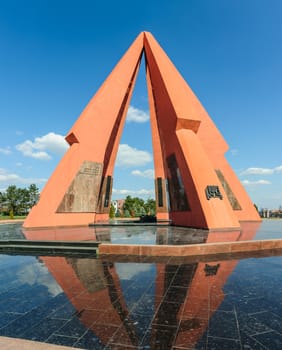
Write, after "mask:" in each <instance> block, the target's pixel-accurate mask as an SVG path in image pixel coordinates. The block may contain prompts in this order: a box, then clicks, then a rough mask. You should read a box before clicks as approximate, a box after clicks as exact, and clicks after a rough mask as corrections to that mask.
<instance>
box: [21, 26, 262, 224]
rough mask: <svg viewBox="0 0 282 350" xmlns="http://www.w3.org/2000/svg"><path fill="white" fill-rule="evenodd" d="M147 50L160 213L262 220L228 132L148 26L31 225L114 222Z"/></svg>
mask: <svg viewBox="0 0 282 350" xmlns="http://www.w3.org/2000/svg"><path fill="white" fill-rule="evenodd" d="M143 53H144V55H145V59H146V77H147V85H148V96H149V106H150V119H151V130H152V140H153V153H154V165H155V189H156V202H157V219H158V220H170V221H171V222H172V223H173V224H175V225H181V226H190V227H196V228H207V229H216V230H218V229H233V228H234V229H238V228H240V221H259V220H260V218H259V216H258V213H257V211H256V209H255V207H254V205H253V203H252V202H251V200H250V198H249V197H248V195H247V193H246V191H245V190H244V188H243V186H242V185H241V183H240V181H239V180H238V178H237V176H236V175H235V173H234V172H233V170H232V169H231V167H230V166H229V164H228V162H227V161H226V159H225V157H224V154H225V152H226V151H227V150H228V145H227V143H226V142H225V140H224V138H223V137H222V135H221V134H220V132H219V131H218V129H217V128H216V126H215V124H214V123H213V121H212V120H211V118H210V117H209V115H208V114H207V112H206V111H205V109H204V108H203V107H202V105H201V103H200V102H199V100H198V99H197V97H196V96H195V95H194V93H193V92H192V90H191V89H190V87H189V86H188V84H187V83H186V82H185V80H184V79H183V77H182V76H181V75H180V73H179V72H178V71H177V69H176V68H175V66H174V65H173V63H172V62H171V61H170V59H169V58H168V56H167V55H166V53H165V52H164V51H163V50H162V48H161V47H160V45H159V44H158V43H157V41H156V40H155V39H154V37H153V36H152V34H150V33H148V32H142V33H140V34H139V35H138V37H137V38H136V39H135V41H134V42H133V44H132V45H131V46H130V48H129V49H128V50H127V52H126V53H125V54H124V56H123V57H122V58H121V60H120V61H119V63H118V64H117V65H116V67H115V68H114V70H113V71H112V72H111V74H110V75H109V76H108V78H107V79H106V80H105V82H104V83H103V85H102V86H101V87H100V89H99V90H98V91H97V93H96V94H95V95H94V97H93V98H92V99H91V100H90V102H89V103H88V105H87V106H86V108H85V110H84V111H83V112H82V114H81V115H80V117H79V118H78V119H77V121H76V123H75V124H74V125H73V127H72V128H71V130H70V131H69V133H68V134H67V136H66V140H67V142H68V143H69V145H70V148H69V150H68V151H67V152H66V154H65V155H64V157H63V158H62V160H61V162H60V163H59V165H58V167H57V168H56V170H55V171H54V173H53V174H52V176H51V177H50V179H49V181H48V182H47V184H46V186H45V188H44V190H43V191H42V193H41V196H40V201H39V202H38V204H37V205H36V206H34V207H33V209H32V210H31V212H30V214H29V215H28V217H27V219H26V220H25V223H24V227H25V228H34V227H49V226H73V225H88V224H89V223H93V222H94V223H99V222H106V221H108V217H109V210H110V202H111V191H112V183H113V171H114V164H115V160H116V155H117V151H118V145H119V142H120V138H121V133H122V129H123V126H124V122H125V118H126V114H127V110H128V107H129V103H130V98H131V96H132V92H133V89H134V84H135V81H136V77H137V73H138V70H139V66H140V61H141V57H142V54H143Z"/></svg>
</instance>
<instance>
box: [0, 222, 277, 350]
mask: <svg viewBox="0 0 282 350" xmlns="http://www.w3.org/2000/svg"><path fill="white" fill-rule="evenodd" d="M46 233H48V238H49V239H59V240H62V239H63V240H64V239H65V240H76V239H83V240H99V241H105V242H111V243H112V244H115V243H124V244H138V243H139V244H176V245H177V244H193V243H205V242H210V241H218V240H220V239H222V237H223V236H222V234H223V233H222V232H219V233H217V232H213V233H208V232H207V231H205V230H193V229H185V228H180V227H157V226H144V227H142V226H141V227H140V226H129V227H124V226H116V227H95V228H93V227H87V228H83V229H82V228H65V229H49V230H47V231H46V230H38V231H36V230H35V231H26V232H25V231H24V230H22V227H21V225H3V224H1V225H0V239H2V240H5V239H42V234H43V237H44V235H45V237H46ZM225 237H226V239H228V240H231V239H234V240H241V239H275V238H282V221H281V220H266V221H263V222H262V224H261V225H254V226H252V225H248V226H246V227H245V228H244V229H243V230H242V232H240V234H239V236H238V233H237V232H234V231H232V232H229V233H228V232H227V233H226V236H225ZM46 238H47V237H46ZM21 254H22V253H21ZM263 254H270V255H268V256H263ZM271 254H273V255H271ZM275 255H277V256H274V251H273V252H272V253H269V252H268V253H266V252H264V253H263V252H257V253H256V257H255V258H254V257H253V256H251V255H246V253H245V254H244V258H243V259H239V258H236V259H235V258H234V256H233V257H232V256H228V257H223V256H221V257H219V256H218V257H217V256H213V257H212V258H209V259H210V261H207V257H197V259H196V258H193V257H159V258H158V257H132V256H108V257H95V256H94V255H90V254H84V255H80V256H79V255H75V254H70V253H65V254H61V255H50V254H48V256H44V253H41V255H38V253H37V255H9V254H5V253H3V252H2V254H0V297H1V298H0V336H8V337H14V338H22V339H29V340H35V341H40V342H46V343H52V344H59V345H65V346H73V347H77V348H82V349H94V350H95V349H98V350H100V349H104V350H114V349H117V350H118V349H140V350H141V349H144V350H145V349H152V350H154V349H165V350H167V349H173V350H181V349H182V350H183V349H186V350H188V349H189V350H191V349H194V350H200V349H203V350H210V349H214V350H217V349H218V350H223V349H228V350H230V349H231V350H232V349H238V350H239V349H240V350H242V349H256V350H257V349H259V350H263V349H269V350H273V349H274V350H275V349H279V350H280V349H282V273H281V271H282V252H281V251H280V252H279V251H276V252H275ZM211 259H212V261H211ZM224 259H225V260H224Z"/></svg>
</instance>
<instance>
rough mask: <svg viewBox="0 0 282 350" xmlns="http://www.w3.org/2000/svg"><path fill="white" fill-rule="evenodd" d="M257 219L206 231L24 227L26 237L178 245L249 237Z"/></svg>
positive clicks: (150, 227) (178, 228) (109, 227)
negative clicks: (222, 228)
mask: <svg viewBox="0 0 282 350" xmlns="http://www.w3.org/2000/svg"><path fill="white" fill-rule="evenodd" d="M260 224H261V223H260V222H244V223H242V224H241V230H231V231H228V230H221V231H208V230H201V229H194V228H187V227H175V226H157V225H155V226H140V225H139V226H122V225H116V226H107V227H103V226H96V227H72V228H49V229H40V230H36V229H31V230H24V235H25V237H26V239H30V240H58V241H61V240H65V241H77V240H81V241H100V242H108V243H112V244H145V245H148V244H150V245H154V244H157V245H181V244H199V243H210V242H230V241H241V240H251V239H253V237H254V235H255V232H256V231H257V230H258V228H259V226H260Z"/></svg>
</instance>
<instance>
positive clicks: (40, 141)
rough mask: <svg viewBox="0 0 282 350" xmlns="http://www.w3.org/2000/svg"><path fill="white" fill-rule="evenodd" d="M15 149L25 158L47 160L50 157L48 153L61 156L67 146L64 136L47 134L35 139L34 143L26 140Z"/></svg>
mask: <svg viewBox="0 0 282 350" xmlns="http://www.w3.org/2000/svg"><path fill="white" fill-rule="evenodd" d="M16 149H17V150H18V151H20V152H21V153H22V154H23V155H24V156H26V157H32V158H35V159H40V160H49V159H51V158H52V157H51V155H50V154H49V153H48V152H50V153H53V154H57V155H62V154H64V153H65V151H66V150H67V149H68V144H67V142H66V141H65V138H64V136H62V135H59V134H55V133H53V132H49V133H48V134H46V135H44V136H42V137H36V138H35V139H34V141H30V140H26V141H24V142H23V143H20V144H18V145H17V146H16Z"/></svg>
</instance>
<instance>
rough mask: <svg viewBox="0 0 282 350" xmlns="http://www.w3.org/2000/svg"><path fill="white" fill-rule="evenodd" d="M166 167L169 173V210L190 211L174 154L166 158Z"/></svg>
mask: <svg viewBox="0 0 282 350" xmlns="http://www.w3.org/2000/svg"><path fill="white" fill-rule="evenodd" d="M167 167H168V169H169V173H170V176H169V178H168V189H169V199H170V207H171V210H172V211H187V210H190V207H189V204H188V200H187V197H186V193H185V189H184V185H183V181H182V177H181V174H180V170H179V167H178V164H177V160H176V157H175V154H172V155H170V156H169V157H167Z"/></svg>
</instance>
